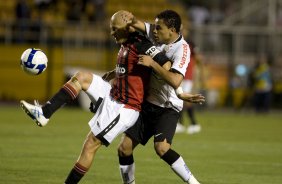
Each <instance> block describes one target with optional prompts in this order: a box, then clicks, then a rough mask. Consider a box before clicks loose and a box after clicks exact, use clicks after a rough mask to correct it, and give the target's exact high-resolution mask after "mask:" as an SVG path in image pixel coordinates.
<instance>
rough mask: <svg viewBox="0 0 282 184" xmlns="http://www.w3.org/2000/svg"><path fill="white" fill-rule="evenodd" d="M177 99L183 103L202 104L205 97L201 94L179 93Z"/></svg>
mask: <svg viewBox="0 0 282 184" xmlns="http://www.w3.org/2000/svg"><path fill="white" fill-rule="evenodd" d="M177 97H178V98H179V99H181V100H183V101H185V102H190V103H195V104H200V105H201V104H203V103H204V102H205V101H206V100H205V97H204V96H203V95H201V94H190V93H181V94H179V95H177Z"/></svg>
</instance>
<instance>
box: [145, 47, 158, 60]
mask: <svg viewBox="0 0 282 184" xmlns="http://www.w3.org/2000/svg"><path fill="white" fill-rule="evenodd" d="M145 53H146V54H147V55H149V56H151V57H152V58H153V57H155V56H156V55H157V54H158V53H160V51H159V50H158V49H157V47H156V46H152V47H150V48H149V49H148V50H147V51H146V52H145Z"/></svg>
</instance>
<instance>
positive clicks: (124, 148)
mask: <svg viewBox="0 0 282 184" xmlns="http://www.w3.org/2000/svg"><path fill="white" fill-rule="evenodd" d="M132 152H133V151H132V147H131V146H129V145H128V144H126V143H125V142H122V143H120V145H119V146H118V155H119V156H121V157H126V156H129V155H132Z"/></svg>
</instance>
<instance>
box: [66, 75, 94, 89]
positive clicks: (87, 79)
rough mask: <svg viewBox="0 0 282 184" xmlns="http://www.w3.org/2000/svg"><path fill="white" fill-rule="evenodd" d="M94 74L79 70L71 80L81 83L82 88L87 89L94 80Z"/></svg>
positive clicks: (77, 83)
mask: <svg viewBox="0 0 282 184" xmlns="http://www.w3.org/2000/svg"><path fill="white" fill-rule="evenodd" d="M92 78H93V74H92V73H91V72H86V71H78V72H77V73H76V74H75V75H74V76H73V77H72V78H71V81H72V82H73V83H74V84H76V85H77V86H79V85H80V87H81V89H82V90H84V91H85V90H87V89H88V87H89V86H90V84H91V82H92Z"/></svg>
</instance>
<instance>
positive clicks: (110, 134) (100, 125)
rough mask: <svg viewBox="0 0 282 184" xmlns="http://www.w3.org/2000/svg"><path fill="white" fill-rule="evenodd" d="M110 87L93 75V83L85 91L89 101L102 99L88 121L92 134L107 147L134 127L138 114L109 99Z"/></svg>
mask: <svg viewBox="0 0 282 184" xmlns="http://www.w3.org/2000/svg"><path fill="white" fill-rule="evenodd" d="M110 90H111V85H110V84H109V83H108V82H106V81H104V80H103V79H102V78H101V77H100V76H98V75H93V81H92V83H91V85H90V86H89V88H88V90H87V91H86V93H87V95H88V96H89V98H90V99H91V100H94V102H96V101H97V100H98V99H99V98H103V101H102V103H101V104H100V106H99V108H98V110H97V112H96V113H95V115H94V117H93V118H92V119H91V120H90V121H89V123H88V124H89V126H90V128H91V131H92V133H93V134H94V135H95V136H96V137H97V138H98V139H99V140H101V141H102V143H103V144H104V145H106V146H108V145H109V144H110V143H111V142H112V141H113V140H114V139H115V138H116V137H117V136H118V135H119V134H121V133H123V132H124V131H125V130H127V129H128V128H130V127H131V126H133V125H134V123H135V122H136V121H137V119H138V117H139V112H138V111H136V110H134V109H128V108H125V107H124V106H125V105H124V104H122V103H119V102H117V101H115V100H114V99H113V98H112V97H110Z"/></svg>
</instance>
